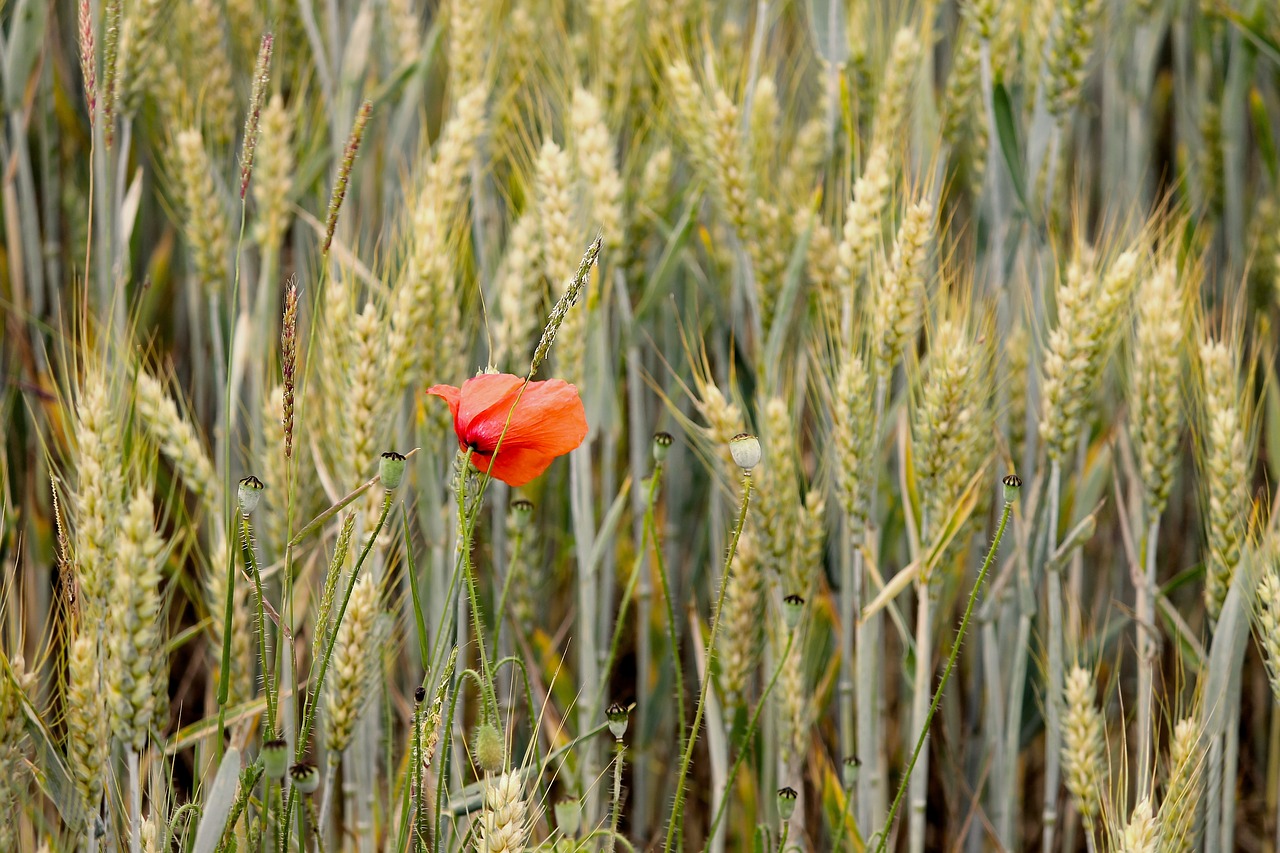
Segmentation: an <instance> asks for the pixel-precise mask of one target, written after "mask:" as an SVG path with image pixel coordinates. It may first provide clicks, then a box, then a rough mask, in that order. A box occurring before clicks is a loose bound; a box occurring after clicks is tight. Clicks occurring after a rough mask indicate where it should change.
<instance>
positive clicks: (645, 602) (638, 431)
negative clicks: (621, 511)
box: [613, 264, 658, 838]
mask: <svg viewBox="0 0 1280 853" xmlns="http://www.w3.org/2000/svg"><path fill="white" fill-rule="evenodd" d="M613 278H614V285H615V289H616V291H617V297H616V304H617V305H618V311H619V315H620V318H621V320H622V325H623V328H624V329H626V330H627V331H628V336H627V346H626V369H627V432H628V435H629V441H628V442H627V444H628V447H627V454H628V461H629V464H630V466H631V484H632V485H631V514H632V529H631V535H632V537H633V538H634V539H635V541H637V542H640V543H641V545H640V547H639V549H638V550H637V552H636V565H635V572H634V575H633V577H635V578H637V588H636V626H637V627H636V672H637V673H639V677H638V678H637V679H636V727H637V729H638V730H639V731H641V732H647V731H649V725H648V724H649V704H650V696H649V669H650V667H651V666H652V660H653V653H652V648H651V645H650V636H649V626H650V624H651V623H652V621H653V615H652V610H651V608H652V602H653V581H652V576H651V575H650V569H649V558H648V551H647V550H646V549H645V545H644V539H645V536H646V533H647V530H646V527H645V521H644V516H645V514H646V512H647V509H646V506H652V500H650V501H649V502H648V504H646V502H645V499H644V496H643V494H642V491H643V482H642V478H643V472H644V467H645V454H644V445H643V444H642V443H641V442H640V436H641V435H642V434H643V433H644V425H645V423H647V420H646V416H645V411H646V410H645V393H644V387H645V386H644V379H643V376H642V372H643V371H642V362H641V356H640V347H639V346H638V345H637V344H636V336H635V335H634V334H630V330H631V329H632V328H633V327H634V317H633V316H632V313H631V302H630V296H629V295H628V293H627V283H626V278H625V274H624V272H623V269H622V265H620V264H619V265H615V267H614V276H613ZM657 473H658V472H657V466H655V470H654V476H657ZM649 491H650V496H652V494H653V487H652V484H650V490H649ZM631 763H632V770H633V772H632V779H633V782H632V792H631V815H630V817H631V827H632V832H634V833H635V834H636V836H637V837H640V838H643V837H645V835H646V834H647V831H648V820H649V788H648V786H647V785H646V784H645V780H646V779H648V765H649V762H648V757H647V755H646V753H645V750H643V749H641V750H639V751H637V752H636V754H635V756H634V757H633V758H632V762H631Z"/></svg>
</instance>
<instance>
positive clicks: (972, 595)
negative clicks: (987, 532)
mask: <svg viewBox="0 0 1280 853" xmlns="http://www.w3.org/2000/svg"><path fill="white" fill-rule="evenodd" d="M1012 510H1013V503H1012V502H1011V501H1005V504H1004V511H1003V512H1002V513H1000V526H999V527H997V528H996V535H995V538H994V539H993V540H992V542H991V548H990V550H988V551H987V558H986V559H985V560H983V561H982V568H981V569H980V570H979V571H978V579H977V580H976V581H974V583H973V589H972V590H970V592H969V603H968V604H966V605H965V608H964V616H963V617H961V619H960V628H959V630H957V631H956V639H955V642H954V643H953V644H952V645H951V654H949V655H948V656H947V665H946V667H945V668H944V669H943V670H942V679H941V680H940V681H939V682H938V689H937V691H936V692H935V693H934V694H933V703H932V704H931V705H930V706H929V713H928V715H926V716H925V719H924V727H923V728H922V729H921V731H920V736H919V737H918V738H916V748H915V750H914V751H913V752H912V753H911V761H910V763H908V764H907V772H906V774H905V775H904V776H903V777H902V781H901V782H899V783H898V793H897V794H896V795H895V796H894V798H893V805H891V806H890V807H889V815H888V817H887V818H885V822H884V827H883V828H881V830H880V832H879V836H880V840H879V841H878V842H876V853H883V851H884V849H885V844H886V843H887V842H888V840H889V828H890V827H891V826H893V819H894V816H895V815H897V813H898V807H899V806H901V805H902V796H903V794H905V793H906V791H907V783H908V781H909V780H910V779H911V771H912V770H913V769H914V768H915V766H916V761H917V759H919V758H920V750H921V749H922V748H923V747H924V742H925V739H926V738H927V737H928V735H929V724H930V723H932V722H933V715H934V714H935V713H936V712H937V710H938V705H939V704H940V703H941V702H942V691H943V690H945V689H946V687H947V680H948V679H950V678H951V670H952V668H953V667H955V665H956V658H957V657H959V655H960V644H961V642H962V641H963V640H964V635H965V632H966V631H967V630H968V629H969V618H970V617H971V616H972V615H973V605H974V603H975V602H976V601H977V600H978V591H979V590H980V589H982V582H983V581H984V580H986V577H987V571H988V570H989V569H990V568H991V563H992V561H993V560H995V556H996V550H997V549H998V548H999V547H1000V540H1001V539H1003V538H1004V529H1005V526H1006V525H1007V524H1008V523H1009V513H1010V512H1011V511H1012Z"/></svg>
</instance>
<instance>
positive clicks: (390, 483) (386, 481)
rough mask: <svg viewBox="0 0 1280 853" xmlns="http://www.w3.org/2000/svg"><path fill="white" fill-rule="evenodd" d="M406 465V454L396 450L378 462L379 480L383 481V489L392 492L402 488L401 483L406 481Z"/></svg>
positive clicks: (386, 454) (390, 451)
mask: <svg viewBox="0 0 1280 853" xmlns="http://www.w3.org/2000/svg"><path fill="white" fill-rule="evenodd" d="M405 464H406V463H405V457H404V454H401V453H396V452H395V451H394V450H388V451H387V452H386V453H384V454H382V459H381V461H380V462H378V478H379V479H380V480H382V488H384V489H386V490H387V491H388V492H390V491H392V490H394V489H396V488H398V487H399V486H400V481H401V480H403V479H404V469H405Z"/></svg>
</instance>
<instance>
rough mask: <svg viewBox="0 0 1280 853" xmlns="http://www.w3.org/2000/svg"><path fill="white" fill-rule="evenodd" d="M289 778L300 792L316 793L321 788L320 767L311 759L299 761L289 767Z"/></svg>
mask: <svg viewBox="0 0 1280 853" xmlns="http://www.w3.org/2000/svg"><path fill="white" fill-rule="evenodd" d="M289 778H290V779H291V780H292V781H293V787H295V788H297V789H298V791H299V792H300V793H303V794H314V793H315V792H316V791H317V790H318V789H319V788H320V768H318V767H316V766H315V765H314V764H312V763H311V762H309V761H299V762H298V763H297V764H295V765H293V766H292V767H290V768H289Z"/></svg>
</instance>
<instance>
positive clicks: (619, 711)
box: [604, 702, 631, 740]
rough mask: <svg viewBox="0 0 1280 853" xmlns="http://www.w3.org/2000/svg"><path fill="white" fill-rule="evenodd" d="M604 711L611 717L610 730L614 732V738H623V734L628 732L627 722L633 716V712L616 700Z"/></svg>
mask: <svg viewBox="0 0 1280 853" xmlns="http://www.w3.org/2000/svg"><path fill="white" fill-rule="evenodd" d="M604 713H605V716H606V717H608V718H609V731H610V732H611V733H612V734H613V737H614V739H616V740H622V736H623V735H625V734H626V733H627V722H628V720H629V719H630V717H631V712H630V711H629V710H628V709H627V708H625V707H623V706H622V705H619V704H618V703H617V702H614V703H613V704H612V705H610V706H609V707H608V708H606V709H605V712H604Z"/></svg>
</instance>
